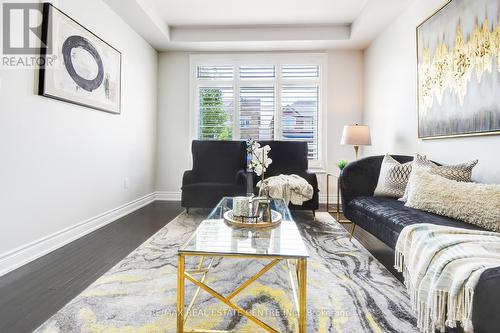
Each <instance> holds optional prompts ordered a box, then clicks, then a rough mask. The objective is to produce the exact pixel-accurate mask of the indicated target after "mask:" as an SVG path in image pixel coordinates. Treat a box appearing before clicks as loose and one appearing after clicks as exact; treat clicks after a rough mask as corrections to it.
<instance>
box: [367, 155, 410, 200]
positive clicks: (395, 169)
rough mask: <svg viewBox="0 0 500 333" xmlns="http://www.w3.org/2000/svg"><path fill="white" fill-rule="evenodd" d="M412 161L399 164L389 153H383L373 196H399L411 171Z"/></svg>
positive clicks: (403, 190)
mask: <svg viewBox="0 0 500 333" xmlns="http://www.w3.org/2000/svg"><path fill="white" fill-rule="evenodd" d="M411 166H412V162H408V163H404V164H401V163H399V162H398V161H396V160H395V159H394V158H392V157H391V156H389V155H385V157H384V160H383V161H382V166H381V168H380V176H379V177H378V183H377V188H376V189H375V193H374V195H375V196H378V197H391V198H401V197H402V196H403V194H404V193H405V189H406V184H407V183H408V178H409V176H410V173H411Z"/></svg>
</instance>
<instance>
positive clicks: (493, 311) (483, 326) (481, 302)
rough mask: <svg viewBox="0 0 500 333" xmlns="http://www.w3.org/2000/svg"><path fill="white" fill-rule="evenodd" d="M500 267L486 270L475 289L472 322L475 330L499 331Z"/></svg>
mask: <svg viewBox="0 0 500 333" xmlns="http://www.w3.org/2000/svg"><path fill="white" fill-rule="evenodd" d="M499 300H500V267H496V268H490V269H487V270H485V271H484V272H483V273H482V274H481V277H480V278H479V281H478V283H477V285H476V289H475V290H474V298H473V304H474V306H473V309H472V324H473V326H474V332H498V328H499V327H500V316H498V302H499Z"/></svg>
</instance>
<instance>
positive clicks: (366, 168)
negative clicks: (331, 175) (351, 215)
mask: <svg viewBox="0 0 500 333" xmlns="http://www.w3.org/2000/svg"><path fill="white" fill-rule="evenodd" d="M381 165H382V159H381V158H380V157H379V156H374V157H368V158H363V159H361V160H358V161H354V162H351V163H349V164H348V165H347V166H346V167H345V168H344V170H342V173H341V174H340V193H341V198H342V209H343V211H344V212H347V211H348V210H347V205H348V204H349V202H350V201H351V200H352V199H354V198H356V197H360V196H373V192H374V191H375V188H376V187H377V182H378V177H379V174H380V166H381Z"/></svg>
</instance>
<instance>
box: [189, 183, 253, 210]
mask: <svg viewBox="0 0 500 333" xmlns="http://www.w3.org/2000/svg"><path fill="white" fill-rule="evenodd" d="M243 194H245V193H242V190H241V188H240V187H238V186H236V185H234V184H226V183H211V182H205V183H194V184H189V185H184V186H183V187H182V205H183V207H198V208H213V207H214V206H215V205H216V204H217V203H218V202H219V201H220V200H221V199H222V198H223V197H232V196H236V195H243Z"/></svg>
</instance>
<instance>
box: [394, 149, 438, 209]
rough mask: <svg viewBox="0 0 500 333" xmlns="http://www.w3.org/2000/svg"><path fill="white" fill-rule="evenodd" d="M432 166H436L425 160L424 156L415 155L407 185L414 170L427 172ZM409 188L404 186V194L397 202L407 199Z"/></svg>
mask: <svg viewBox="0 0 500 333" xmlns="http://www.w3.org/2000/svg"><path fill="white" fill-rule="evenodd" d="M433 166H437V165H436V164H435V163H434V162H432V161H429V160H428V159H427V156H425V155H424V156H422V155H419V154H415V157H414V158H413V163H412V166H411V173H410V176H409V177H408V184H410V180H411V179H412V177H413V175H414V174H415V171H416V170H427V171H429V170H430V169H431V167H433ZM409 188H410V186H409V185H406V189H405V194H404V195H403V197H402V198H401V199H399V200H401V201H406V199H407V198H408V190H409Z"/></svg>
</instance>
